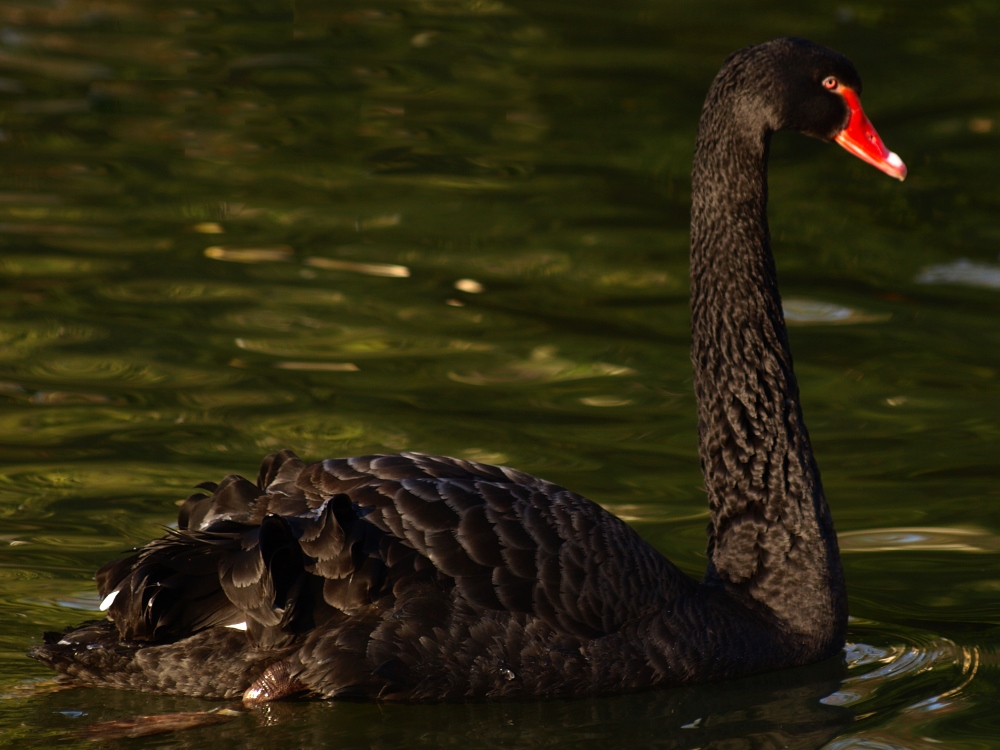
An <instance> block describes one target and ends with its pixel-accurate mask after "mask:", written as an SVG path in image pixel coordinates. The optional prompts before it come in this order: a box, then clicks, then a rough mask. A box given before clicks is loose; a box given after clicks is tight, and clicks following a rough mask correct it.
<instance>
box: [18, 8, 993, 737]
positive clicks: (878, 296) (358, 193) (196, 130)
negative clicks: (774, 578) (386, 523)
mask: <svg viewBox="0 0 1000 750" xmlns="http://www.w3.org/2000/svg"><path fill="white" fill-rule="evenodd" d="M997 28H1000V9H998V6H997V5H995V4H992V3H975V2H962V3H958V2H941V1H939V0H936V1H935V2H930V1H928V0H917V1H914V0H908V1H907V2H902V1H899V2H884V3H879V2H869V3H863V4H861V3H859V4H844V5H842V6H833V5H829V6H818V9H817V10H808V9H806V8H805V6H803V5H802V4H800V3H797V2H791V1H790V0H788V1H785V2H773V3H767V4H765V3H759V2H758V3H737V2H723V1H720V0H702V1H701V2H687V1H676V0H675V1H673V2H667V1H666V0H659V1H656V2H654V1H653V0H619V1H618V2H617V3H609V2H597V1H595V0H574V1H573V2H564V1H562V0H547V1H546V2H525V1H524V0H514V1H513V2H499V1H494V0H422V1H420V2H417V1H414V2H405V0H401V1H400V2H395V3H387V4H379V3H376V2H361V1H357V0H355V1H352V0H339V1H337V2H333V1H332V0H331V1H329V2H321V1H320V0H309V1H299V2H277V1H274V0H258V1H257V2H235V1H232V0H221V1H220V2H213V3H198V2H187V3H184V2H176V1H174V0H157V1H156V2H153V1H152V0H130V1H129V2H123V1H121V0H48V1H44V0H39V1H34V0H4V2H3V3H2V4H0V446H2V447H0V694H2V696H3V699H2V700H0V745H2V746H4V747H14V746H16V747H25V746H33V747H41V746H58V747H67V746H74V745H77V744H79V745H80V746H89V745H87V743H86V742H85V741H84V740H83V739H81V736H80V734H79V733H80V732H81V731H83V730H85V728H86V727H87V726H89V725H91V724H93V723H95V722H105V721H111V720H115V719H120V718H124V717H130V716H135V715H137V714H160V713H168V712H175V711H204V710H207V709H211V708H215V707H216V706H215V705H214V704H207V703H203V702H200V701H196V700H185V699H177V698H164V697H158V696H150V695H139V694H129V693H117V692H113V691H96V690H74V691H63V692H50V691H49V690H48V689H47V683H46V680H48V678H49V677H50V676H51V675H50V673H49V672H48V670H46V669H45V668H44V667H43V666H41V665H39V664H37V663H35V662H33V661H31V660H29V659H27V658H26V657H25V655H24V654H25V652H26V651H27V650H28V649H29V648H30V647H31V646H32V645H33V644H36V643H38V641H39V639H40V637H41V633H42V632H43V631H45V630H53V629H58V628H62V627H64V626H66V625H68V624H70V623H74V622H77V621H80V620H83V619H87V618H90V617H95V616H96V614H95V610H96V608H97V604H98V598H97V594H96V590H95V586H94V583H93V580H92V574H93V571H94V570H95V569H96V568H97V567H98V566H99V565H100V564H101V563H102V562H104V561H106V560H108V559H110V558H112V557H113V556H115V555H117V554H118V553H119V552H120V551H122V550H125V549H128V548H130V547H131V546H133V545H137V544H141V543H143V542H145V541H147V540H149V539H151V538H153V537H155V536H158V535H160V534H161V533H162V530H163V527H164V526H165V525H167V524H169V523H171V522H173V520H174V518H175V515H176V510H177V507H176V505H177V501H178V500H179V499H182V498H184V497H186V496H187V495H188V494H189V492H190V488H191V487H192V486H193V485H195V484H197V483H199V482H202V481H205V480H218V479H220V478H221V477H222V476H224V475H225V474H228V473H230V472H239V473H241V474H244V475H247V476H251V477H252V476H254V475H255V474H256V470H257V466H258V464H259V461H260V459H261V458H262V457H263V456H264V455H265V454H266V453H268V452H271V451H273V450H275V449H279V448H286V447H287V448H292V449H294V450H295V451H296V452H297V453H298V454H299V455H300V456H302V457H303V458H307V459H319V458H323V457H325V456H334V455H351V454H361V453H367V452H379V451H397V450H403V449H410V450H420V451H425V452H431V453H443V454H449V455H457V456H462V457H466V458H472V459H476V460H482V461H488V462H493V463H503V464H509V465H512V466H516V467H518V468H521V469H524V470H526V471H529V472H532V473H535V474H539V475H541V476H543V477H545V478H547V479H550V480H553V481H555V482H558V483H560V484H563V485H565V486H567V487H569V488H571V489H573V490H575V491H577V492H580V493H582V494H585V495H587V496H588V497H590V498H592V499H594V500H596V501H598V502H600V503H601V504H602V505H604V506H605V507H607V508H609V509H611V510H613V511H614V512H616V513H618V514H619V515H621V516H622V517H624V518H625V519H626V520H628V521H629V522H630V523H632V524H633V525H634V526H635V527H636V528H637V529H638V530H639V532H640V533H641V534H642V535H643V536H644V537H645V538H646V539H648V540H649V541H650V542H652V543H653V544H655V545H656V546H657V547H658V548H659V549H660V550H662V551H663V552H664V553H665V554H667V555H668V556H669V557H670V558H671V559H672V560H673V561H674V562H675V563H677V564H678V565H679V566H680V567H681V568H683V569H684V570H686V571H688V572H690V573H691V574H692V575H696V576H697V575H700V573H701V571H703V569H704V565H705V556H704V555H705V549H704V545H705V525H706V520H707V510H706V508H705V497H704V491H703V489H702V482H701V476H700V471H699V467H698V458H697V446H696V442H695V429H696V420H695V405H694V399H693V394H692V387H691V369H690V362H689V359H688V346H689V342H690V334H689V313H688V301H687V289H688V287H687V252H688V248H687V241H688V229H687V222H688V210H689V199H690V189H689V171H690V165H691V153H692V149H693V144H694V134H695V129H696V125H697V118H698V114H699V111H700V107H701V101H702V98H703V97H704V94H705V91H706V89H707V87H708V85H709V83H710V82H711V80H712V77H713V76H714V74H715V72H716V70H717V69H718V67H719V65H720V63H721V61H722V60H723V59H724V57H725V56H726V55H727V54H728V53H729V52H731V51H733V50H735V49H737V48H739V47H742V46H745V45H747V44H750V43H754V42H759V41H763V40H766V39H768V38H772V37H775V36H781V35H787V34H794V35H799V36H805V37H808V38H812V39H814V40H816V41H819V42H822V43H825V44H827V45H829V46H832V47H834V48H836V49H838V50H840V51H841V52H843V53H845V54H847V55H848V56H849V57H851V58H852V59H853V60H854V62H855V63H856V64H857V66H858V68H859V70H860V71H861V74H862V76H863V77H864V79H865V84H866V85H865V91H864V101H865V105H866V110H867V112H868V114H869V116H870V117H871V119H872V121H873V122H874V123H875V125H876V127H877V128H878V130H879V132H880V134H881V135H882V137H883V139H884V140H885V142H886V143H887V145H888V146H889V147H890V148H891V149H893V150H894V151H896V152H898V153H899V154H900V155H901V156H902V157H903V159H904V160H905V161H906V162H907V165H908V166H909V168H910V177H909V178H908V179H907V181H906V182H905V183H903V184H899V183H897V182H896V181H894V180H891V179H889V178H888V177H886V176H885V175H882V174H880V173H878V172H877V171H875V170H874V169H872V168H871V167H868V166H866V165H864V164H862V163H861V162H860V161H858V160H856V159H852V158H850V157H849V156H848V155H846V154H845V153H844V152H843V151H842V150H840V149H838V148H835V147H830V146H827V145H824V144H821V143H819V142H818V141H812V140H809V139H805V138H802V137H799V136H793V135H783V136H779V137H777V138H776V139H775V142H774V148H773V154H772V163H771V230H772V234H773V237H774V245H775V253H776V259H777V264H778V268H779V272H780V275H781V283H782V292H783V295H784V297H785V300H786V308H787V312H788V317H789V323H790V325H791V332H790V336H791V341H792V347H793V350H794V353H795V360H796V368H797V372H798V375H799V381H800V386H801V389H802V400H803V405H804V411H805V416H806V421H807V422H808V424H809V428H810V432H811V436H812V439H813V444H814V448H815V451H816V454H817V457H818V461H819V464H820V466H821V469H822V472H823V479H824V483H825V487H826V492H827V496H828V497H829V499H830V502H831V506H832V508H833V514H834V518H835V521H836V525H837V529H838V532H839V534H840V539H841V549H842V550H843V553H844V562H845V567H846V572H847V577H848V584H849V591H850V608H851V614H852V617H853V619H852V623H851V631H850V636H849V641H850V644H849V646H848V648H847V649H846V652H845V657H844V659H843V660H834V661H833V662H828V663H826V664H821V665H817V666H814V667H809V668H805V669H801V670H792V671H790V672H785V673H779V674H774V675H766V676H763V677H760V678H755V679H753V680H746V681H742V682H734V683H728V684H724V685H714V686H708V687H703V688H695V689H690V690H673V691H661V692H657V693H648V694H642V695H634V696H624V697H620V698H615V699H608V700H588V701H569V702H548V703H535V704H500V705H451V706H430V707H427V706H386V707H383V706H374V705H363V704H353V703H341V704H323V703H289V704H281V705H275V706H269V707H266V708H264V709H260V710H257V711H252V712H245V713H242V714H241V715H238V716H235V717H231V718H230V719H229V720H228V721H227V722H226V723H223V724H219V725H215V726H208V727H202V728H199V729H193V730H190V731H186V732H179V733H174V734H165V735H161V736H159V737H154V738H149V739H146V740H143V741H141V744H142V745H143V746H150V747H164V748H174V747H177V748H180V747H189V746H190V747H205V746H208V745H211V746H213V747H220V748H230V747H231V748H249V747H261V748H263V747H274V746H281V745H282V744H284V745H286V746H289V747H317V748H319V747H337V748H355V747H377V748H413V747H442V746H454V747H463V748H469V747H484V748H486V747H490V748H493V747H518V748H520V747H535V746H537V747H547V748H563V747H566V748H573V749H574V750H578V749H582V748H602V747H646V746H656V747H691V748H696V747H726V748H735V747H795V748H800V747H801V748H814V747H815V748H819V747H827V748H836V749H837V750H844V749H846V748H930V747H949V748H982V747H998V746H1000V718H998V716H1000V714H998V713H997V710H996V696H997V693H998V691H1000V672H998V669H997V667H998V665H1000V629H998V625H997V624H998V622H1000V322H998V321H1000V218H998V216H1000V182H998V180H997V175H998V174H1000V78H998V76H997V74H996V70H995V63H996V54H995V53H996V47H995V45H996V31H995V30H996V29H997ZM119 744H121V746H122V747H126V746H127V747H135V746H137V745H136V742H135V741H132V742H129V741H122V742H121V743H118V742H117V741H113V740H107V741H106V742H105V745H106V746H112V747H114V746H119Z"/></svg>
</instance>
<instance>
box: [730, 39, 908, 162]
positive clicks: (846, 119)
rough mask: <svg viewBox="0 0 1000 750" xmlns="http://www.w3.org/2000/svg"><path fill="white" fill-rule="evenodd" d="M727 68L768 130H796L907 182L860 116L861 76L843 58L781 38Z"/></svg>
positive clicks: (893, 157) (752, 50)
mask: <svg viewBox="0 0 1000 750" xmlns="http://www.w3.org/2000/svg"><path fill="white" fill-rule="evenodd" d="M726 67H732V68H736V69H738V70H739V79H740V84H741V85H742V86H744V87H745V90H746V92H747V93H748V94H749V97H748V101H747V104H749V105H750V107H753V108H756V109H757V111H758V112H759V113H760V116H761V117H762V118H763V120H764V122H765V127H766V129H767V130H769V131H772V132H773V131H777V130H797V131H798V132H800V133H804V134H805V135H808V136H812V137H814V138H819V139H821V140H824V141H832V142H835V143H837V144H838V145H840V146H841V147H843V148H844V149H845V150H846V151H848V152H849V153H851V154H853V155H854V156H856V157H858V158H859V159H861V160H862V161H865V162H867V163H868V164H871V165H872V166H874V167H876V168H877V169H880V170H882V171H883V172H885V173H886V174H888V175H891V176H892V177H895V178H896V179H898V180H902V179H904V178H905V177H906V165H905V164H903V160H902V159H900V158H899V156H897V155H896V154H895V153H893V152H892V151H890V150H889V149H888V148H886V146H885V144H884V143H883V142H882V139H881V138H880V137H879V135H878V133H877V132H876V131H875V128H874V126H873V125H872V124H871V121H870V120H869V119H868V117H867V115H865V112H864V109H862V107H861V76H859V75H858V71H857V70H856V69H855V68H854V65H853V64H852V63H851V61H850V60H848V59H847V58H846V57H844V56H843V55H841V54H839V53H838V52H834V51H833V50H831V49H827V48H826V47H823V46H821V45H818V44H814V43H813V42H809V41H807V40H805V39H797V38H794V37H786V38H782V39H775V40H773V41H770V42H765V43H764V44H759V45H756V46H753V47H747V48H746V49H743V50H740V51H739V52H737V53H734V54H733V55H732V56H731V57H730V59H729V60H728V61H727V65H726V66H724V68H723V70H725V68H726Z"/></svg>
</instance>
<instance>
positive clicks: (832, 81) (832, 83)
mask: <svg viewBox="0 0 1000 750" xmlns="http://www.w3.org/2000/svg"><path fill="white" fill-rule="evenodd" d="M823 86H824V88H828V89H830V90H831V91H832V90H833V89H835V88H837V87H838V86H840V81H838V80H837V79H836V78H834V77H833V76H827V77H826V78H824V79H823Z"/></svg>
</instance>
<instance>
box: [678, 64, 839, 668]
mask: <svg viewBox="0 0 1000 750" xmlns="http://www.w3.org/2000/svg"><path fill="white" fill-rule="evenodd" d="M717 83H718V81H717ZM713 96H714V97H715V98H714V99H713ZM729 104H730V103H729V102H727V101H726V100H725V98H724V97H719V95H718V92H717V91H716V87H713V90H712V91H711V92H710V93H709V99H708V101H707V102H706V108H705V111H704V112H703V115H702V122H701V128H700V130H699V135H698V144H697V149H696V153H695V163H694V169H693V173H692V204H693V205H692V214H691V216H692V223H691V313H692V332H693V343H692V352H691V354H692V360H693V364H694V388H695V395H696V398H697V402H698V423H699V426H698V436H699V454H700V459H701V465H702V470H703V473H704V477H705V487H706V490H707V493H708V501H709V507H710V511H711V521H710V524H709V539H708V555H709V567H708V572H707V575H706V583H707V584H710V585H719V586H724V587H726V588H727V589H729V590H730V592H731V593H733V594H735V595H736V596H737V597H738V598H741V599H743V600H744V601H746V602H748V603H749V604H750V605H751V606H752V607H759V608H761V609H762V610H764V611H765V613H766V614H767V615H769V616H774V617H776V618H777V619H778V620H779V621H781V622H782V624H783V626H784V627H786V628H787V629H788V630H789V631H791V632H793V633H797V634H798V636H797V637H802V638H805V639H807V640H809V641H810V643H812V645H811V646H810V648H819V649H831V648H839V647H840V645H841V644H842V640H843V632H844V629H845V627H846V598H845V594H844V583H843V573H842V570H841V566H840V556H839V551H838V549H837V541H836V536H835V534H834V530H833V524H832V521H831V518H830V512H829V508H828V506H827V504H826V499H825V497H824V494H823V488H822V483H821V481H820V475H819V469H818V468H817V465H816V462H815V460H814V459H813V454H812V448H811V445H810V442H809V435H808V431H807V430H806V426H805V422H804V421H803V418H802V411H801V408H800V404H799V389H798V383H797V381H796V378H795V372H794V370H793V368H792V357H791V352H790V349H789V345H788V334H787V330H786V327H785V320H784V315H783V312H782V307H781V296H780V294H779V292H778V284H777V274H776V271H775V266H774V258H773V255H772V253H771V247H770V235H769V230H768V223H767V158H768V151H769V145H770V138H771V131H770V130H769V129H768V128H767V127H766V125H764V124H762V123H761V122H756V121H755V120H754V119H753V118H749V117H745V116H742V114H743V113H742V112H741V110H740V108H739V106H729ZM737 104H739V103H737ZM817 644H818V645H817Z"/></svg>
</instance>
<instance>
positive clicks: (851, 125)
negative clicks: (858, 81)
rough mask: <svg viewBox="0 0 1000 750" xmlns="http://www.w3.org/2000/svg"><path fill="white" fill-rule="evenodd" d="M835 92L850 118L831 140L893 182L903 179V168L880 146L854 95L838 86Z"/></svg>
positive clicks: (889, 152) (891, 153) (901, 164)
mask: <svg viewBox="0 0 1000 750" xmlns="http://www.w3.org/2000/svg"><path fill="white" fill-rule="evenodd" d="M837 93H839V94H840V95H841V96H843V97H844V101H845V102H847V108H848V109H849V110H850V111H851V117H850V119H849V120H848V121H847V127H846V128H844V129H843V130H841V131H840V133H838V134H837V137H836V138H834V140H835V141H836V142H837V143H839V144H840V145H841V146H843V147H844V148H845V149H847V150H848V151H849V152H850V153H852V154H854V155H855V156H856V157H858V158H859V159H861V161H866V162H868V163H869V164H871V165H872V166H873V167H877V168H878V169H881V170H882V171H883V172H885V173H886V174H887V175H891V176H893V177H895V178H896V179H897V180H904V179H906V165H905V164H903V160H902V159H900V158H899V157H898V156H896V154H894V153H893V152H892V151H890V150H889V149H887V148H886V147H885V144H884V143H882V139H881V138H879V137H878V133H876V132H875V128H874V127H873V126H872V124H871V122H869V120H868V117H867V116H866V115H865V111H864V110H863V109H861V99H860V98H859V97H858V95H857V94H856V93H855V92H854V91H853V90H851V89H849V88H847V87H846V86H843V87H841V88H840V90H839V91H838V92H837Z"/></svg>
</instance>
